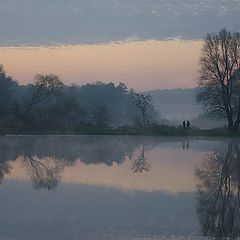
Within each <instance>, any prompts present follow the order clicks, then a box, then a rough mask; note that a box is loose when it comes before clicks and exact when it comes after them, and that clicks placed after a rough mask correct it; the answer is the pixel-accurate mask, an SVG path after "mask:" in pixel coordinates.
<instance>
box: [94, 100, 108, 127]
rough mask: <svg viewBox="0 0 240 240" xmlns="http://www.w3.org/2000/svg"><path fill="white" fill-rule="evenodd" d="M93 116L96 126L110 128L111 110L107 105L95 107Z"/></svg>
mask: <svg viewBox="0 0 240 240" xmlns="http://www.w3.org/2000/svg"><path fill="white" fill-rule="evenodd" d="M91 115H92V120H93V122H94V124H95V125H97V126H98V127H101V128H103V129H106V128H109V126H110V122H111V116H110V109H109V108H108V107H107V106H106V105H97V104H96V105H94V107H93V108H92V111H91Z"/></svg>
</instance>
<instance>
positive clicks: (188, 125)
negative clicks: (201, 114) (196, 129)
mask: <svg viewBox="0 0 240 240" xmlns="http://www.w3.org/2000/svg"><path fill="white" fill-rule="evenodd" d="M190 128H191V124H190V122H189V121H188V120H187V130H189V129H190Z"/></svg>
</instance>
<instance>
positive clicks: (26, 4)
mask: <svg viewBox="0 0 240 240" xmlns="http://www.w3.org/2000/svg"><path fill="white" fill-rule="evenodd" d="M0 1H1V7H0V29H1V34H0V63H1V64H3V65H4V66H5V69H6V70H7V72H8V73H9V75H12V76H13V77H14V78H15V79H17V80H18V81H19V82H20V83H24V84H25V83H28V82H31V81H32V80H33V77H34V75H35V74H36V73H40V72H44V73H47V72H53V73H56V74H58V75H59V76H60V77H61V78H62V80H63V81H64V82H65V83H68V84H70V83H78V84H84V83H86V82H96V81H103V82H114V83H116V84H117V83H118V82H124V83H125V84H127V85H128V86H129V87H132V88H135V89H138V90H151V89H162V88H177V87H183V88H185V87H194V86H196V79H197V76H198V59H199V54H200V51H201V47H202V43H203V42H202V40H203V39H204V36H205V35H206V33H207V32H217V31H219V30H221V29H222V28H224V27H226V28H227V29H229V30H230V31H239V30H240V26H239V20H240V15H239V12H240V0H201V1H199V0H181V1H179V0H165V1H164V0H101V1H99V0H91V1H87V0H68V1H65V0H41V1H32V0H21V1H19V0H0Z"/></svg>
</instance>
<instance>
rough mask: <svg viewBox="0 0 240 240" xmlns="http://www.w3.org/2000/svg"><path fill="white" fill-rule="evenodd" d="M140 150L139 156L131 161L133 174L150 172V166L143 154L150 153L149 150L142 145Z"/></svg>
mask: <svg viewBox="0 0 240 240" xmlns="http://www.w3.org/2000/svg"><path fill="white" fill-rule="evenodd" d="M139 148H140V154H139V156H138V157H137V158H136V159H134V160H133V163H132V171H133V173H142V172H149V171H150V170H151V167H150V164H149V163H148V162H147V159H146V157H145V152H146V151H150V150H151V148H150V147H149V146H146V145H145V144H143V145H142V146H140V147H139Z"/></svg>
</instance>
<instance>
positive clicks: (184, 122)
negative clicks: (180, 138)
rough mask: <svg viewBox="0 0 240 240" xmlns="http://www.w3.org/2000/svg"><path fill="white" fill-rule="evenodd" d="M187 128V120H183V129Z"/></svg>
mask: <svg viewBox="0 0 240 240" xmlns="http://www.w3.org/2000/svg"><path fill="white" fill-rule="evenodd" d="M185 130H186V121H183V131H185Z"/></svg>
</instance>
